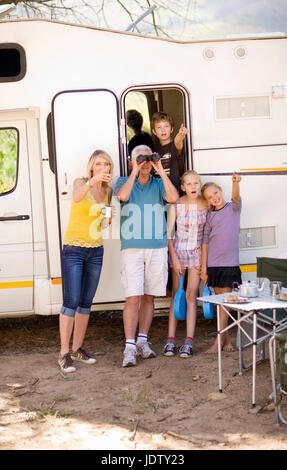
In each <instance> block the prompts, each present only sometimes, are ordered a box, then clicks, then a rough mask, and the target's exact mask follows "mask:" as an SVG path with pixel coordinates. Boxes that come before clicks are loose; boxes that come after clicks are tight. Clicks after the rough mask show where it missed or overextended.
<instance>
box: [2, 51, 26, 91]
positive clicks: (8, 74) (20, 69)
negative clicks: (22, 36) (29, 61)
mask: <svg viewBox="0 0 287 470" xmlns="http://www.w3.org/2000/svg"><path fill="white" fill-rule="evenodd" d="M25 73H26V55H25V51H24V49H23V47H21V46H20V45H19V44H0V82H16V81H19V80H21V79H22V78H23V77H24V75H25Z"/></svg>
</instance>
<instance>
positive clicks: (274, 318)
mask: <svg viewBox="0 0 287 470" xmlns="http://www.w3.org/2000/svg"><path fill="white" fill-rule="evenodd" d="M272 312H273V335H274V334H275V331H276V308H273V310H272ZM273 363H274V374H275V377H276V341H273Z"/></svg>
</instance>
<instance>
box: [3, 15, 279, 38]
mask: <svg viewBox="0 0 287 470" xmlns="http://www.w3.org/2000/svg"><path fill="white" fill-rule="evenodd" d="M30 22H44V23H53V24H57V25H65V26H70V27H75V28H85V29H92V30H97V31H103V32H106V33H114V34H123V35H125V36H137V37H141V38H147V39H153V40H155V41H164V42H172V43H179V44H193V43H210V42H227V41H238V40H239V39H246V40H258V39H271V38H272V39H283V38H286V37H287V35H286V34H285V33H284V32H274V33H255V34H252V33H250V34H231V35H229V36H227V37H226V38H219V39H200V40H199V39H197V40H190V41H180V40H179V39H171V38H162V37H160V38H159V37H155V36H148V35H144V34H139V33H133V32H129V31H120V30H115V29H107V28H100V27H98V26H90V25H83V24H78V23H68V22H64V21H57V20H50V19H46V18H25V19H12V20H0V25H1V24H2V23H30Z"/></svg>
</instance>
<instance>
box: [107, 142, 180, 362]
mask: <svg viewBox="0 0 287 470" xmlns="http://www.w3.org/2000/svg"><path fill="white" fill-rule="evenodd" d="M131 157H132V171H131V173H130V175H129V176H126V177H121V178H119V179H118V181H117V184H116V188H115V194H116V195H117V197H118V198H119V200H120V202H121V250H122V283H123V287H124V291H125V299H126V303H125V308H124V312H123V322H124V331H125V338H126V345H125V350H124V358H123V364H122V365H123V367H128V366H135V365H136V356H137V355H138V356H141V357H142V358H143V359H147V358H150V357H154V356H155V355H156V354H155V352H154V351H153V350H152V349H151V348H150V346H149V344H148V342H147V337H148V332H149V329H150V326H151V323H152V318H153V311H154V297H155V296H157V297H158V296H165V294H166V283H167V275H168V264H167V230H166V218H165V209H164V208H165V202H168V203H171V204H173V203H175V202H176V201H177V199H178V197H179V195H178V192H177V190H176V188H175V187H174V186H173V184H172V182H171V181H170V179H169V177H168V176H167V174H166V173H165V171H164V169H163V167H162V164H161V161H160V156H159V155H158V154H153V153H152V151H151V149H150V148H149V147H147V146H145V145H139V146H137V147H135V148H134V149H133V151H132V155H131ZM152 169H154V170H155V171H156V172H157V174H158V175H159V178H155V177H154V176H152V175H151V171H152ZM137 328H138V337H137V341H136V331H137Z"/></svg>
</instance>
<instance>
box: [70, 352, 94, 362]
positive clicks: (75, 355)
mask: <svg viewBox="0 0 287 470" xmlns="http://www.w3.org/2000/svg"><path fill="white" fill-rule="evenodd" d="M71 358H72V360H73V361H79V362H83V363H84V364H95V363H96V362H97V360H96V359H95V358H94V357H92V356H91V355H90V354H88V353H87V351H85V350H84V349H83V348H79V349H78V350H77V351H73V352H72V353H71Z"/></svg>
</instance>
